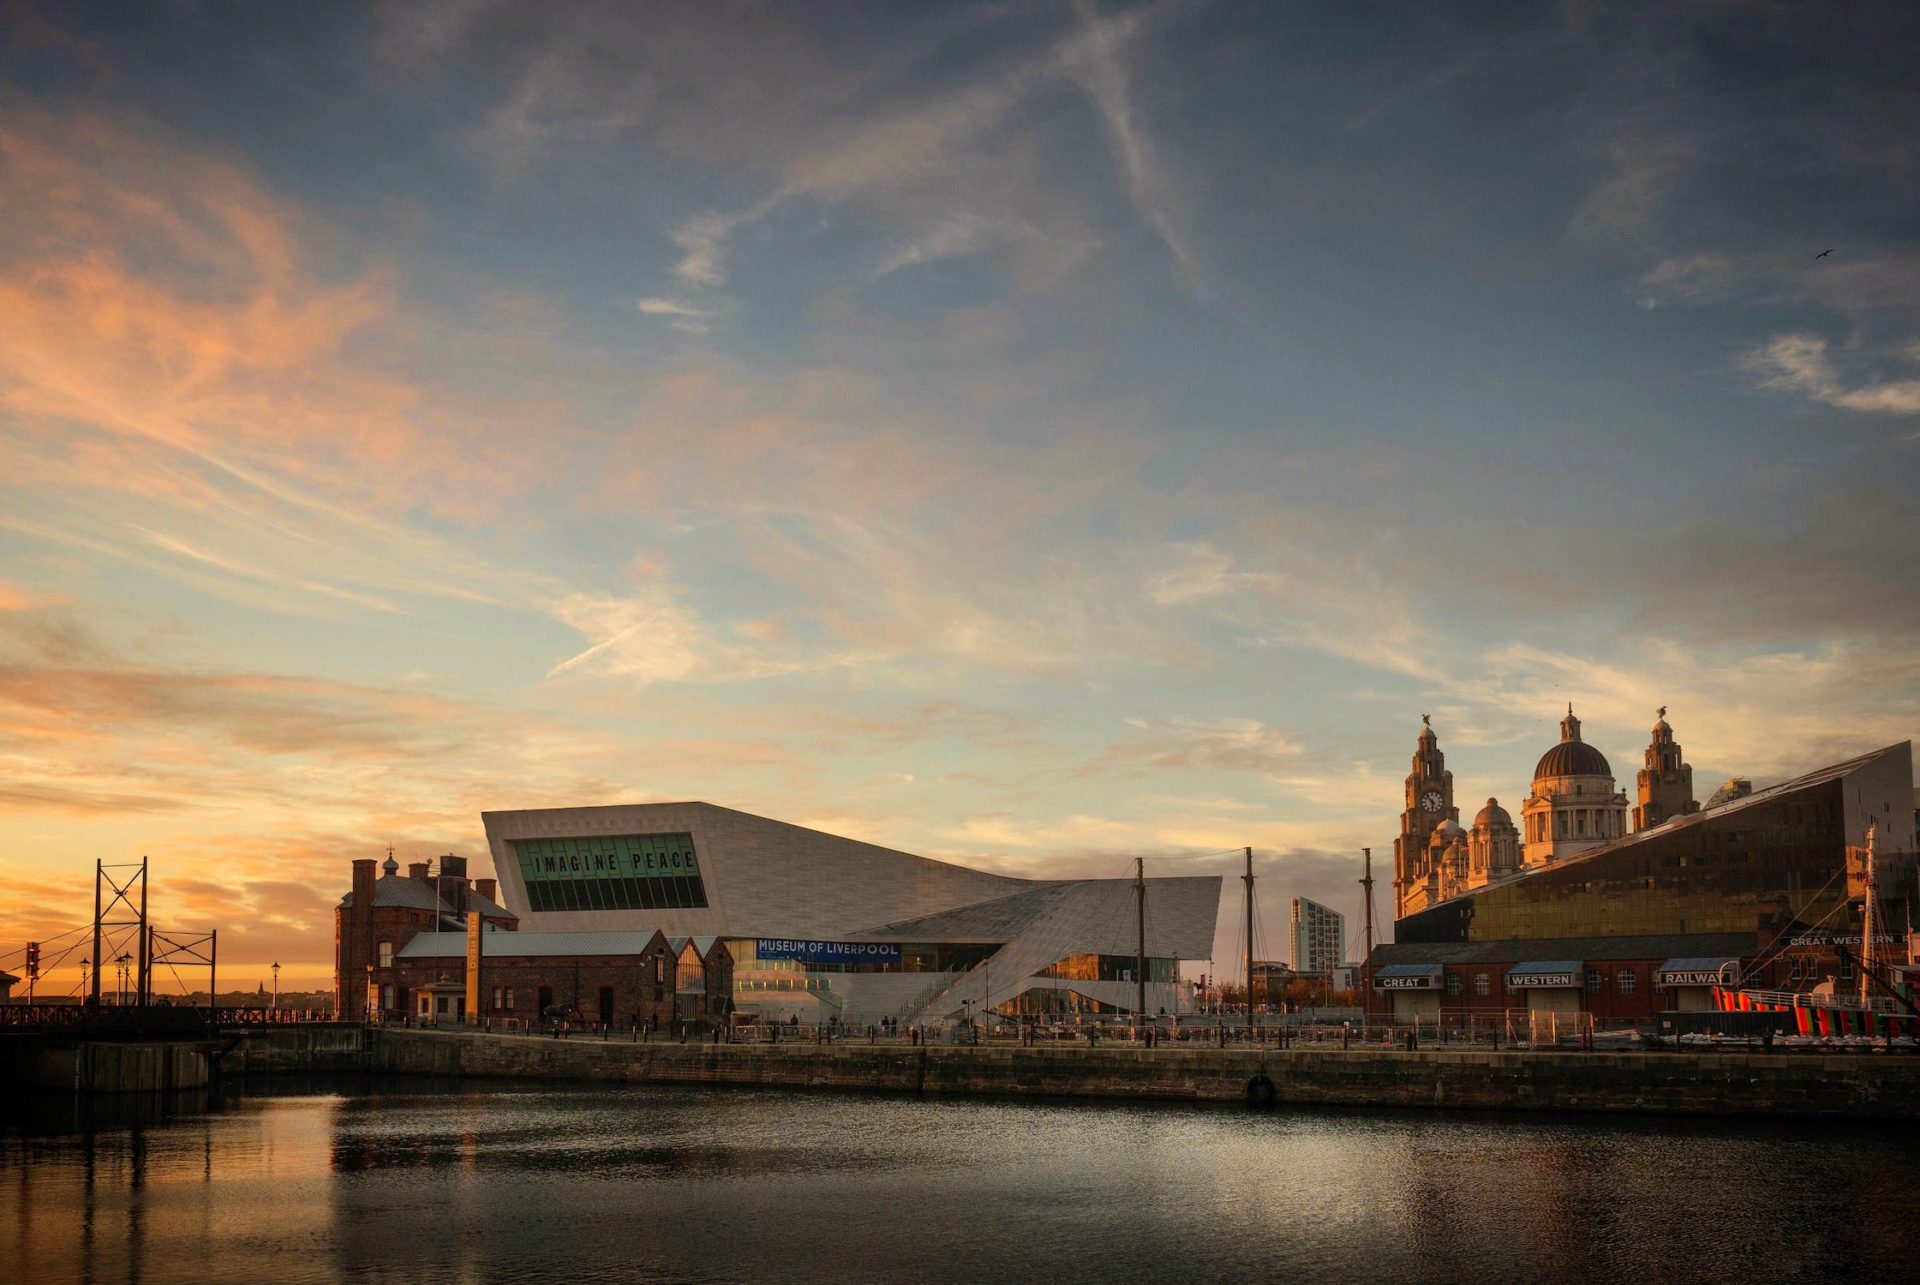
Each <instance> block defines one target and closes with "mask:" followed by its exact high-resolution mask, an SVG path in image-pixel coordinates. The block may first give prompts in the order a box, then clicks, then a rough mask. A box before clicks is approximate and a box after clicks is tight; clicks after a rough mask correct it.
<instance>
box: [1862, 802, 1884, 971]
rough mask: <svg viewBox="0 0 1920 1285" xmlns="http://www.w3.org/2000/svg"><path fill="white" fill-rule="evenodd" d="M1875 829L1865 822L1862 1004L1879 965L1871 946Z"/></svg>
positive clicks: (1872, 935)
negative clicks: (1865, 857) (1865, 855)
mask: <svg viewBox="0 0 1920 1285" xmlns="http://www.w3.org/2000/svg"><path fill="white" fill-rule="evenodd" d="M1875 828H1876V827H1875V824H1874V822H1873V821H1868V822H1867V859H1866V866H1867V869H1866V878H1865V879H1864V881H1863V882H1864V883H1865V885H1866V892H1867V895H1866V899H1865V901H1864V903H1863V904H1862V906H1861V912H1860V1000H1861V1002H1862V1003H1865V1002H1867V1001H1868V1000H1869V999H1870V998H1871V997H1872V995H1873V989H1872V987H1873V970H1874V968H1875V966H1876V965H1877V964H1878V963H1879V958H1878V952H1877V951H1876V950H1875V949H1874V945H1873V937H1874V932H1875V930H1876V927H1877V925H1876V924H1875V923H1874V919H1875V918H1876V916H1875V915H1874V911H1875V909H1876V907H1875V905H1874V902H1875V901H1876V900H1877V899H1878V897H1879V890H1878V889H1877V888H1875V887H1874V883H1875V880H1874V870H1873V856H1874V853H1873V849H1874V841H1873V840H1874V830H1875Z"/></svg>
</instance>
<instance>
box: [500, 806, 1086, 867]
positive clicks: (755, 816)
mask: <svg viewBox="0 0 1920 1285" xmlns="http://www.w3.org/2000/svg"><path fill="white" fill-rule="evenodd" d="M631 808H705V809H707V810H708V811H710V812H725V813H728V814H730V815H732V816H739V817H746V818H748V819H749V820H752V821H760V822H764V823H765V824H767V825H777V826H784V827H785V828H787V829H789V830H799V831H802V832H804V833H806V834H817V835H819V836H820V837H822V838H825V839H834V840H837V841H839V842H841V843H857V844H859V845H860V846H861V847H863V848H872V849H873V850H874V851H876V852H885V853H889V854H891V855H893V856H897V857H906V858H908V859H909V860H913V861H924V862H926V863H927V864H929V865H935V866H945V867H946V868H947V869H949V870H962V871H965V872H966V873H967V874H970V875H978V876H984V877H986V878H990V879H1002V880H1005V881H1006V882H1008V883H1024V884H1040V883H1050V882H1055V881H1053V880H1043V879H1029V878H1026V877H1024V876H1021V875H1008V874H1001V873H1000V872H999V871H997V870H982V869H980V868H978V867H977V866H965V865H961V864H960V863H959V862H958V861H943V860H941V859H940V858H939V857H929V856H926V855H924V854H922V853H918V852H908V851H907V850H906V849H905V848H890V847H888V846H887V845H886V844H884V843H875V842H873V841H872V840H870V839H856V838H854V837H853V836H852V835H846V834H835V833H834V832H833V831H831V830H816V829H815V828H814V827H812V826H810V825H800V824H798V823H797V822H793V821H782V820H780V819H779V818H778V817H770V816H762V815H760V814H759V813H758V812H748V811H745V810H743V809H741V808H730V807H726V806H724V805H722V804H719V803H709V802H707V801H706V800H705V799H682V800H677V801H671V802H669V801H665V800H660V799H655V800H653V801H651V802H646V803H586V804H574V805H565V804H563V805H561V806H559V807H550V808H494V809H492V810H490V811H482V812H481V813H480V825H481V828H482V829H483V830H485V831H486V832H487V837H488V839H489V840H491V839H492V838H493V831H492V829H491V827H489V826H488V824H487V821H488V819H489V818H490V817H509V816H539V815H542V814H556V813H561V812H614V811H620V810H623V809H631ZM505 842H508V843H511V842H513V840H512V839H507V840H505Z"/></svg>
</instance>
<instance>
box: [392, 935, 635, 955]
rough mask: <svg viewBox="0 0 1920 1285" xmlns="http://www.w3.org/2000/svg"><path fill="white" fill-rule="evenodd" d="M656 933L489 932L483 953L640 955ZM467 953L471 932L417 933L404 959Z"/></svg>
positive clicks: (405, 950) (482, 947) (408, 945)
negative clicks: (469, 933)
mask: <svg viewBox="0 0 1920 1285" xmlns="http://www.w3.org/2000/svg"><path fill="white" fill-rule="evenodd" d="M653 938H654V934H653V933H652V932H592V933H560V932H529V933H512V932H500V931H497V930H495V931H489V932H488V933H487V935H486V939H485V940H484V941H483V942H481V944H480V953H481V954H482V955H483V956H485V957H486V958H488V959H513V958H523V957H525V956H529V955H561V956H565V955H638V954H641V953H642V952H644V951H645V950H646V948H647V946H648V944H649V943H651V942H652V941H653ZM466 953H467V935H466V934H465V933H464V932H458V933H416V934H414V938H413V940H412V941H410V942H408V943H407V944H406V945H404V946H402V947H401V948H400V958H402V959H463V958H465V957H466Z"/></svg>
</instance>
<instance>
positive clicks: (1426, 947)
mask: <svg viewBox="0 0 1920 1285" xmlns="http://www.w3.org/2000/svg"><path fill="white" fill-rule="evenodd" d="M1759 953H1760V942H1759V939H1758V938H1757V937H1756V936H1755V934H1753V933H1658V934H1654V935H1652V936H1646V937H1547V938H1530V939H1509V940H1505V941H1406V942H1400V941H1396V942H1389V943H1387V944H1386V945H1384V946H1375V947H1374V948H1373V963H1374V967H1375V968H1376V969H1378V968H1380V967H1381V966H1382V965H1386V964H1518V963H1526V962H1530V961H1533V960H1542V959H1576V958H1577V959H1579V960H1581V961H1583V962H1585V961H1588V960H1595V959H1674V958H1678V957H1680V956H1683V955H1686V956H1694V957H1704V956H1707V955H1721V956H1723V957H1724V956H1747V955H1757V954H1759Z"/></svg>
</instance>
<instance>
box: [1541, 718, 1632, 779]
mask: <svg viewBox="0 0 1920 1285" xmlns="http://www.w3.org/2000/svg"><path fill="white" fill-rule="evenodd" d="M1556 776H1604V777H1612V776H1613V766H1612V764H1610V763H1608V762H1607V756H1606V755H1604V754H1602V753H1601V752H1600V751H1599V750H1596V749H1595V748H1593V746H1591V745H1589V744H1587V743H1586V742H1585V741H1583V740H1581V739H1580V720H1579V719H1577V718H1575V717H1574V716H1573V706H1572V705H1568V706H1567V716H1566V717H1565V718H1563V719H1561V720H1560V743H1559V744H1558V745H1556V746H1554V747H1553V748H1552V749H1550V750H1548V751H1547V752H1546V753H1545V754H1542V755H1541V756H1540V761H1539V762H1538V763H1536V764H1534V766H1533V779H1534V780H1536V781H1543V780H1546V779H1548V778H1550V777H1556Z"/></svg>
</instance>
